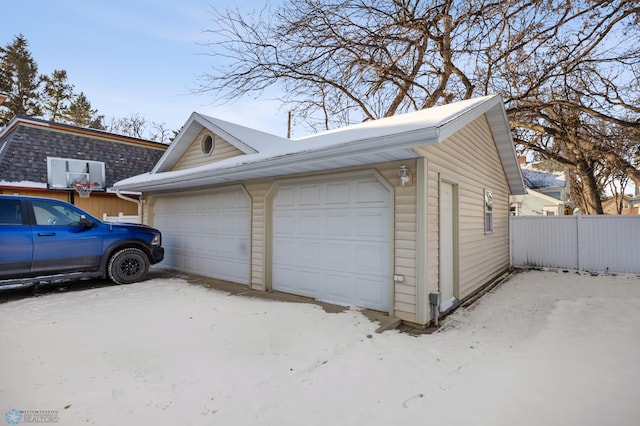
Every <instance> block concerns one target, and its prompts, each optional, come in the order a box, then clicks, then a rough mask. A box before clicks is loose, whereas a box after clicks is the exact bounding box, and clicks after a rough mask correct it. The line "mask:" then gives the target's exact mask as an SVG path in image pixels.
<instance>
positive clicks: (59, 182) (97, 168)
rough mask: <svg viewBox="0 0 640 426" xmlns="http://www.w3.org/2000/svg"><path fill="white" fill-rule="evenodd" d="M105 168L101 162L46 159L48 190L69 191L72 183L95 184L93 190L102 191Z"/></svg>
mask: <svg viewBox="0 0 640 426" xmlns="http://www.w3.org/2000/svg"><path fill="white" fill-rule="evenodd" d="M104 171H105V167H104V163H103V162H102V161H92V160H76V159H71V158H58V157H47V185H48V187H49V189H71V190H73V189H74V187H73V184H74V183H95V184H96V186H95V188H94V190H97V191H104V190H105V189H106V188H105V173H104Z"/></svg>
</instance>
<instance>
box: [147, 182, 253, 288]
mask: <svg viewBox="0 0 640 426" xmlns="http://www.w3.org/2000/svg"><path fill="white" fill-rule="evenodd" d="M250 219H251V217H250V200H249V197H248V196H247V194H246V193H245V192H244V191H243V190H242V189H241V188H239V187H236V188H232V189H227V190H215V191H214V190H211V191H197V192H187V193H180V194H171V195H158V196H157V197H156V199H155V207H154V209H153V225H154V226H155V227H156V228H158V229H159V230H160V231H161V232H162V240H163V246H164V247H165V259H164V261H163V263H162V265H163V266H164V267H166V268H170V269H176V270H178V271H183V272H189V273H194V274H198V275H203V276H207V277H212V278H217V279H221V280H226V281H233V282H237V283H241V284H249V256H250V226H251V224H250Z"/></svg>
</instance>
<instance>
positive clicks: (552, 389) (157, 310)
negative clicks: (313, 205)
mask: <svg viewBox="0 0 640 426" xmlns="http://www.w3.org/2000/svg"><path fill="white" fill-rule="evenodd" d="M376 328H377V324H376V323H372V322H371V321H369V320H368V319H367V318H366V317H365V316H364V315H363V314H362V313H360V312H359V311H358V310H356V309H348V310H346V311H343V312H341V313H327V312H325V311H324V310H323V309H322V308H321V307H319V306H317V305H313V304H303V303H288V302H278V301H270V300H262V299H254V298H248V297H243V296H238V295H230V294H228V293H224V292H220V291H214V290H210V289H207V288H204V287H202V286H199V285H194V284H189V283H187V282H186V281H184V280H181V279H154V280H151V281H147V282H144V283H139V284H134V285H129V286H108V287H102V288H94V289H87V290H83V291H76V292H65V293H54V294H46V295H44V296H41V297H27V298H24V299H21V300H13V301H9V302H6V303H2V304H0V339H1V341H2V349H1V350H0V410H1V413H0V414H1V415H2V417H3V418H4V416H5V413H7V412H10V413H13V414H14V415H15V414H16V413H15V412H13V411H10V410H13V409H15V410H22V411H23V412H24V415H25V416H28V415H34V414H38V413H44V412H50V413H53V414H55V415H56V416H57V417H56V419H58V421H59V422H58V424H60V425H80V424H82V425H86V424H91V425H93V424H95V425H115V424H118V425H143V424H147V425H296V426H298V425H385V426H386V425H390V424H438V423H440V424H448V425H543V424H544V425H581V426H583V425H598V426H600V425H637V424H639V423H640V391H639V390H638V383H640V278H638V277H636V276H618V277H606V276H604V277H592V276H588V275H579V274H576V273H562V272H553V271H550V272H542V271H532V272H525V273H520V274H516V275H514V276H513V277H512V279H511V280H509V281H507V282H506V283H504V284H503V285H502V286H500V287H499V288H497V289H495V290H494V291H493V292H492V293H490V294H487V295H486V296H484V297H483V298H482V299H481V300H480V301H479V302H478V303H476V304H475V305H474V306H473V307H472V308H471V309H465V310H458V311H457V312H456V313H455V314H454V315H452V316H450V317H448V318H447V319H446V320H445V322H444V327H443V328H442V329H441V330H440V331H439V332H437V333H435V334H432V335H422V336H419V337H414V336H411V335H408V334H403V333H399V332H397V331H387V332H384V333H381V334H376V333H375V332H374V330H375V329H376ZM3 424H4V423H3Z"/></svg>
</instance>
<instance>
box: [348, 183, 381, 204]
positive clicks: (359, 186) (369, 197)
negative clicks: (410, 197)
mask: <svg viewBox="0 0 640 426" xmlns="http://www.w3.org/2000/svg"><path fill="white" fill-rule="evenodd" d="M356 194H357V195H356V199H355V202H356V203H357V204H368V205H371V204H381V205H388V202H389V192H388V191H387V190H386V189H385V188H384V187H383V186H382V185H380V183H379V182H374V181H360V182H357V183H356Z"/></svg>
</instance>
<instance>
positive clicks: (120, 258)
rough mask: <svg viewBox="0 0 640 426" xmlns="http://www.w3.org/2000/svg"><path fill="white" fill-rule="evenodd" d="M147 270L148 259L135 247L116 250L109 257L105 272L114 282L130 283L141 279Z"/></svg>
mask: <svg viewBox="0 0 640 426" xmlns="http://www.w3.org/2000/svg"><path fill="white" fill-rule="evenodd" d="M148 271H149V259H148V258H147V255H146V254H144V252H143V251H142V250H140V249H137V248H124V249H122V250H118V251H117V252H115V253H114V254H113V256H111V258H110V259H109V264H108V265H107V273H108V274H109V278H111V281H113V282H114V283H116V284H131V283H135V282H136V281H141V280H143V279H144V278H145V277H146V276H147V272H148Z"/></svg>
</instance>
